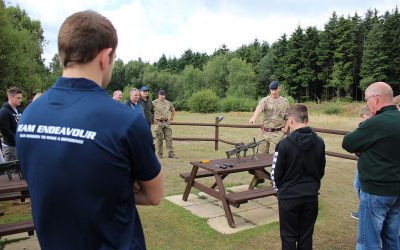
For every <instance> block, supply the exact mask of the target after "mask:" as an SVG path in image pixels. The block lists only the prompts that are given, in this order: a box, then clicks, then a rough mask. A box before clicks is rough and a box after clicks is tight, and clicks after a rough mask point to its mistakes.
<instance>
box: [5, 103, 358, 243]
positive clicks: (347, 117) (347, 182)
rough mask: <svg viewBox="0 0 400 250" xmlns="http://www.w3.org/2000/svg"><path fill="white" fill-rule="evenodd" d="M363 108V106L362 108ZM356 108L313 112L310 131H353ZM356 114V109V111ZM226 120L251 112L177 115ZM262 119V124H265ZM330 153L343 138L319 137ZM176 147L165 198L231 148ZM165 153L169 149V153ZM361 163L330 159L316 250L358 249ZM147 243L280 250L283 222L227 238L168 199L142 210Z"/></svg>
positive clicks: (178, 129)
mask: <svg viewBox="0 0 400 250" xmlns="http://www.w3.org/2000/svg"><path fill="white" fill-rule="evenodd" d="M357 108H358V107H357ZM357 108H349V110H347V111H346V113H345V114H344V115H342V116H329V115H325V114H323V113H322V112H320V111H319V109H318V108H317V107H313V106H312V107H311V115H310V126H312V127H318V128H331V129H341V130H352V129H354V128H355V127H356V126H357V124H358V118H357V115H356V113H357V112H356V111H354V110H357ZM353 109H354V110H353ZM220 115H223V116H224V117H225V118H224V120H223V121H222V122H221V123H226V124H228V123H229V124H247V122H248V120H249V118H250V116H251V113H235V112H232V113H223V114H221V113H218V114H193V113H188V112H178V113H177V115H176V118H175V121H177V122H207V123H213V122H214V120H215V117H216V116H220ZM260 119H261V118H260V117H259V119H258V122H260ZM258 134H259V130H258V129H238V128H220V138H222V139H225V140H229V141H234V142H245V143H246V142H250V141H251V140H252V139H253V137H256V138H257V136H258ZM173 136H175V137H213V136H214V128H213V127H195V126H173ZM320 136H321V137H323V138H324V140H325V143H326V148H327V150H329V151H334V152H342V153H344V151H343V150H342V149H341V142H342V136H337V135H327V134H320ZM174 147H175V149H176V155H177V156H178V157H179V159H168V158H163V159H161V164H162V167H163V171H164V176H165V196H169V195H174V194H182V193H183V190H184V182H183V180H182V179H181V178H180V177H179V173H181V172H188V171H189V170H190V169H191V166H190V164H189V161H193V160H200V159H213V158H224V157H225V153H224V152H225V150H227V149H230V148H231V147H232V146H229V145H226V144H223V143H220V144H219V148H220V149H219V151H215V150H214V142H187V141H186V142H183V141H175V142H174ZM164 150H165V149H164ZM355 166H356V162H355V161H351V160H344V159H339V158H334V157H327V166H326V171H325V176H324V178H323V180H322V186H321V190H320V194H321V195H320V204H319V207H320V210H319V216H318V220H317V223H316V227H315V231H314V248H315V249H327V250H328V249H329V250H330V249H341V250H345V249H354V248H355V240H356V232H357V230H356V227H357V221H356V220H354V219H352V218H351V217H350V212H351V211H352V210H356V209H357V206H358V200H357V196H356V194H355V192H354V190H353V187H352V182H353V177H354V170H355ZM250 178H251V177H250V176H249V175H248V174H245V173H243V174H236V175H230V176H229V177H227V178H226V179H225V180H226V181H224V183H225V184H226V185H227V186H234V185H240V184H248V183H249V182H250ZM2 206H3V207H5V212H6V215H5V216H3V217H0V223H5V222H11V221H16V220H23V219H27V218H28V217H29V216H30V208H29V205H13V204H11V203H3V204H2ZM139 213H140V216H141V219H142V224H143V228H144V231H145V235H146V242H147V246H148V248H149V249H280V238H279V223H272V224H269V225H266V226H260V227H258V228H256V229H249V230H245V231H242V232H239V233H236V234H233V235H223V234H220V233H217V232H216V231H214V230H212V229H211V228H210V227H209V226H208V225H207V222H206V220H205V219H201V218H198V217H196V216H194V215H192V214H191V213H190V212H188V211H186V210H184V209H183V208H180V207H178V206H176V205H174V204H172V203H170V202H168V201H166V200H163V201H162V202H161V204H160V206H157V207H139Z"/></svg>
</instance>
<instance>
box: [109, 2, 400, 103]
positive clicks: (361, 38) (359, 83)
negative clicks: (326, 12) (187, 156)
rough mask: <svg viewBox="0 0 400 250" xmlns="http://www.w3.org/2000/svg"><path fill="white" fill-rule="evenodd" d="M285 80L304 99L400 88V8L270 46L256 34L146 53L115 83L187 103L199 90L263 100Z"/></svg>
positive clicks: (119, 67) (337, 20)
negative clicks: (373, 87) (208, 50)
mask: <svg viewBox="0 0 400 250" xmlns="http://www.w3.org/2000/svg"><path fill="white" fill-rule="evenodd" d="M273 80H279V81H280V82H281V83H282V85H283V87H284V94H285V95H287V96H290V97H292V98H294V99H295V100H297V101H320V100H332V99H342V100H348V101H351V100H361V99H362V98H363V94H362V93H363V90H365V89H366V87H367V86H368V85H369V84H371V83H372V82H375V81H385V82H388V83H389V84H391V85H392V87H393V89H394V90H395V93H398V92H400V14H399V11H398V8H397V7H396V8H395V9H393V10H391V11H386V12H385V13H384V14H382V15H380V14H379V13H378V11H377V10H376V9H375V10H368V11H367V12H366V13H365V15H364V17H361V16H359V15H358V14H357V13H355V14H354V15H353V16H350V15H349V16H347V17H345V16H338V15H337V14H336V13H335V12H333V13H332V15H331V16H330V17H329V20H328V22H327V23H326V24H325V25H324V28H323V30H318V29H317V28H316V27H307V28H305V29H303V28H301V27H300V26H299V27H297V28H296V30H295V31H294V32H293V33H292V34H291V35H290V36H289V37H288V36H287V35H286V34H283V35H282V36H281V37H280V38H279V39H278V40H277V41H276V42H274V43H272V44H271V45H269V44H268V43H267V42H265V41H263V42H260V41H258V40H257V39H255V40H254V41H253V42H252V43H250V44H248V45H242V46H241V47H239V48H237V49H236V50H232V51H231V50H230V49H229V48H227V46H226V45H225V44H223V45H222V46H221V47H220V48H218V49H216V50H215V51H214V53H213V54H212V55H207V54H205V53H199V52H193V51H192V50H191V49H188V50H186V51H185V52H184V53H183V54H182V56H181V57H179V58H176V57H173V58H167V57H166V56H165V55H162V56H161V57H160V58H159V60H158V61H157V62H155V63H153V64H149V63H145V62H143V61H142V60H141V59H139V60H136V61H130V62H128V63H127V64H124V62H123V61H121V60H118V61H117V62H116V65H115V70H114V74H113V80H112V82H111V85H110V87H111V89H117V88H120V89H123V88H124V87H126V86H127V85H129V86H141V85H144V84H145V85H149V86H150V87H151V89H153V90H154V91H156V90H158V89H160V88H163V89H165V90H167V92H168V95H169V98H170V99H172V100H174V102H175V104H177V105H178V107H180V108H186V107H187V100H188V98H190V97H191V96H192V95H193V94H194V93H196V92H198V91H199V90H205V89H210V90H212V91H213V92H214V93H215V94H216V95H217V96H218V97H219V98H226V97H238V98H245V97H247V98H252V99H257V98H259V97H260V96H265V95H266V94H268V87H267V86H268V84H269V82H271V81H273Z"/></svg>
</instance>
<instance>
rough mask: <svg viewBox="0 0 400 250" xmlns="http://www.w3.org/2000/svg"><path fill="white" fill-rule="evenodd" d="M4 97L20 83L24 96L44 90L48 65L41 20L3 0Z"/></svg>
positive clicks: (0, 81) (0, 57) (0, 77)
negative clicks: (30, 16) (31, 17)
mask: <svg viewBox="0 0 400 250" xmlns="http://www.w3.org/2000/svg"><path fill="white" fill-rule="evenodd" d="M0 20H1V21H0V65H1V67H0V86H1V88H0V96H1V97H4V96H6V90H7V89H8V88H9V87H11V86H17V87H20V88H22V89H23V90H24V92H25V94H24V96H29V95H30V94H31V93H33V92H37V91H43V87H44V86H46V84H47V81H48V79H49V78H48V70H47V69H46V67H45V66H44V63H43V60H42V58H41V54H42V52H43V44H44V37H43V30H42V28H41V24H40V22H39V21H37V20H31V19H30V18H29V16H28V15H27V13H26V12H25V11H24V10H21V9H20V8H19V7H5V5H4V2H3V1H0Z"/></svg>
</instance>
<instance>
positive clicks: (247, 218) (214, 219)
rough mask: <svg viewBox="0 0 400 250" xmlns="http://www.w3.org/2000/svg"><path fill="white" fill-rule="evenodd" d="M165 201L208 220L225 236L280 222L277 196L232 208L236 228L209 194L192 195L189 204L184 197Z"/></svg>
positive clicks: (236, 188)
mask: <svg viewBox="0 0 400 250" xmlns="http://www.w3.org/2000/svg"><path fill="white" fill-rule="evenodd" d="M245 190H248V186H247V185H241V186H237V187H229V191H233V192H240V191H245ZM165 199H167V200H169V201H171V202H173V203H175V204H177V205H178V206H181V207H183V208H185V209H187V210H189V211H190V212H191V213H193V214H194V215H196V216H199V217H201V218H207V219H208V220H207V223H208V225H209V226H210V227H211V228H213V229H214V230H216V231H218V232H220V233H223V234H232V233H236V232H239V231H242V230H245V229H250V228H255V227H257V226H259V225H265V224H268V223H272V222H275V221H279V214H278V200H277V199H276V197H275V196H271V197H266V198H260V199H256V200H251V201H249V202H247V203H244V204H241V205H240V207H239V208H235V207H233V206H230V208H231V211H232V215H233V218H234V221H235V225H236V227H235V228H231V227H229V225H228V221H227V219H226V217H225V212H224V209H223V206H222V202H221V201H219V200H217V199H215V198H213V197H211V196H209V195H207V194H204V193H202V192H200V193H199V195H195V194H190V195H189V198H188V201H187V202H185V201H182V195H175V196H170V197H166V198H165Z"/></svg>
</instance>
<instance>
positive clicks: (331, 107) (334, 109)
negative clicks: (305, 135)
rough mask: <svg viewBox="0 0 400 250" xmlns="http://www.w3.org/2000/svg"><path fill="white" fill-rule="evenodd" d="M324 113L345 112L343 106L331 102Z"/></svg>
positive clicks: (337, 113) (338, 113) (336, 113)
mask: <svg viewBox="0 0 400 250" xmlns="http://www.w3.org/2000/svg"><path fill="white" fill-rule="evenodd" d="M324 113H325V114H328V115H340V114H341V113H343V108H341V107H340V106H338V105H335V103H334V102H333V103H330V104H329V105H328V106H327V107H326V108H325V109H324Z"/></svg>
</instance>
